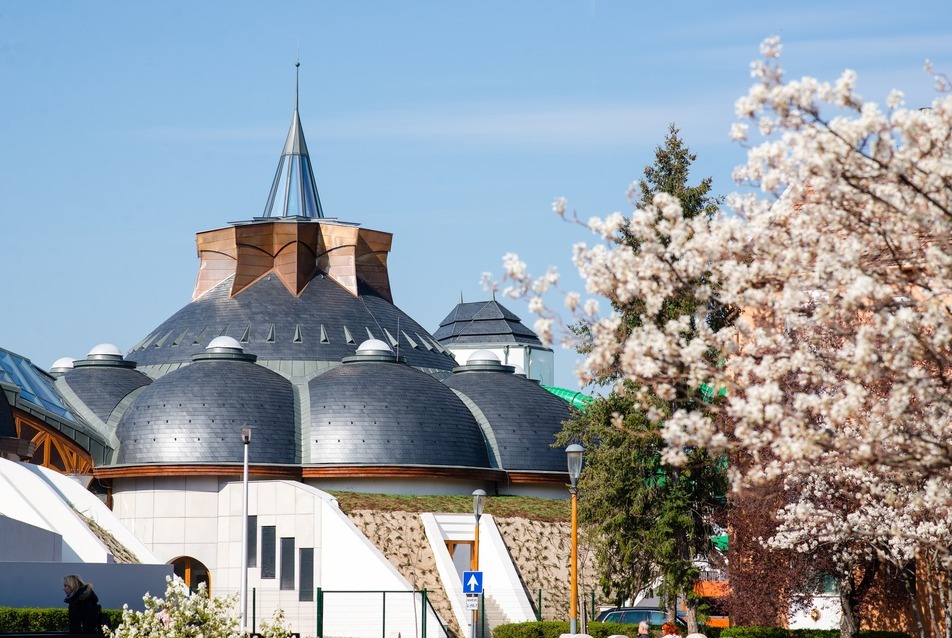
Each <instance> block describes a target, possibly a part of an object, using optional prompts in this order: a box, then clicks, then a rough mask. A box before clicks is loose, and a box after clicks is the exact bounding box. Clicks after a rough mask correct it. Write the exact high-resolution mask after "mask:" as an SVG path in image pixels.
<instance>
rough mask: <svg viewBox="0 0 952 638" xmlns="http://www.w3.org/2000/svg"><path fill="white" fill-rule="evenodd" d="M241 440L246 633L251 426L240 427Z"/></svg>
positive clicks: (244, 628)
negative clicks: (242, 454)
mask: <svg viewBox="0 0 952 638" xmlns="http://www.w3.org/2000/svg"><path fill="white" fill-rule="evenodd" d="M241 442H242V443H243V444H244V445H243V446H242V447H244V449H245V460H244V464H243V467H242V488H243V494H242V499H241V594H240V597H241V602H240V606H241V633H243V634H247V633H248V445H249V444H250V443H251V428H241Z"/></svg>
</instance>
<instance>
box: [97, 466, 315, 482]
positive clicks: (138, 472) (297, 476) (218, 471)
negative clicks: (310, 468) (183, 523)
mask: <svg viewBox="0 0 952 638" xmlns="http://www.w3.org/2000/svg"><path fill="white" fill-rule="evenodd" d="M242 474H243V468H242V466H241V465H135V466H124V467H97V468H95V469H94V470H93V476H94V477H96V478H98V479H116V478H140V477H149V476H153V477H154V476H236V477H241V476H242ZM248 476H249V478H269V479H289V480H293V481H300V480H301V468H300V467H297V466H294V467H286V466H271V465H249V466H248Z"/></svg>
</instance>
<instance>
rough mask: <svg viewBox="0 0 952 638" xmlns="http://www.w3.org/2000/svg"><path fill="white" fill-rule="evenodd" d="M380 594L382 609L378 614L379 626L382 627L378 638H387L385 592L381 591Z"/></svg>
mask: <svg viewBox="0 0 952 638" xmlns="http://www.w3.org/2000/svg"><path fill="white" fill-rule="evenodd" d="M380 593H381V594H383V608H382V609H381V614H380V624H381V625H383V627H382V629H381V632H380V637H381V638H387V592H386V591H383V592H380Z"/></svg>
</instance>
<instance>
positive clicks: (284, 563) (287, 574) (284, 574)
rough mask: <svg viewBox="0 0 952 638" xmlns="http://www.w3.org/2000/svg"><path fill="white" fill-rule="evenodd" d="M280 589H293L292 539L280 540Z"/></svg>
mask: <svg viewBox="0 0 952 638" xmlns="http://www.w3.org/2000/svg"><path fill="white" fill-rule="evenodd" d="M281 589H291V590H293V589H294V539H293V538H282V539H281Z"/></svg>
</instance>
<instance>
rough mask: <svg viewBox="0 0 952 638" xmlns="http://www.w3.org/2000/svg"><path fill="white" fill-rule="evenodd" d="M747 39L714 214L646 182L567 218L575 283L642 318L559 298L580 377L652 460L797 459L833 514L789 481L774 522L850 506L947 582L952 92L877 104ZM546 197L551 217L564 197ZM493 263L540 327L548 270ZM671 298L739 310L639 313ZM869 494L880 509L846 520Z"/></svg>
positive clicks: (951, 471) (746, 475)
mask: <svg viewBox="0 0 952 638" xmlns="http://www.w3.org/2000/svg"><path fill="white" fill-rule="evenodd" d="M761 51H762V53H763V56H764V57H763V59H762V60H761V61H758V62H755V63H754V64H753V66H752V68H753V76H754V78H755V82H754V85H753V86H752V88H751V89H750V91H749V93H748V94H747V95H746V96H744V97H742V98H741V99H740V100H738V101H737V104H736V111H737V115H738V117H739V119H740V120H741V121H740V122H739V123H737V124H735V125H734V127H733V128H732V135H733V137H734V138H735V139H736V140H738V141H739V142H741V143H744V144H749V145H750V147H749V152H748V161H747V163H746V164H745V165H743V166H740V167H738V168H737V169H736V171H735V179H736V180H737V181H738V182H739V183H741V184H744V185H747V186H752V187H756V188H758V189H759V193H758V192H753V191H751V192H747V193H745V194H737V195H734V196H732V197H730V198H729V199H728V203H729V204H730V206H731V208H732V209H733V210H732V212H731V213H730V214H728V213H724V214H720V215H716V216H714V217H713V218H708V217H706V216H694V217H688V216H686V215H684V214H683V211H682V210H681V206H680V205H679V202H678V201H677V200H676V199H675V198H672V197H668V196H665V195H663V194H659V195H657V196H656V197H655V198H654V200H653V202H652V203H651V204H650V205H649V206H647V207H645V208H644V209H643V210H635V212H634V213H633V214H632V215H631V216H627V217H626V216H623V215H621V214H620V213H615V214H612V215H610V216H608V217H607V218H605V219H593V220H592V221H590V222H588V227H589V229H590V230H591V231H592V232H593V233H595V234H596V235H598V236H599V238H600V241H598V242H597V243H595V244H594V245H592V246H585V245H578V246H576V247H575V249H574V261H575V264H576V266H577V267H578V269H579V272H580V274H581V275H582V277H583V278H584V279H585V281H586V289H587V292H588V293H589V294H590V295H593V296H595V297H596V298H597V297H602V298H606V299H608V300H610V301H611V304H612V306H613V307H627V306H629V305H630V304H631V303H632V302H635V301H638V300H643V302H644V306H643V308H642V309H641V312H642V313H643V317H644V320H642V321H639V322H635V324H634V325H633V326H632V327H631V329H630V330H626V331H625V334H624V338H623V339H619V338H618V337H619V334H620V330H619V328H620V326H621V325H622V318H621V317H620V315H619V314H617V313H613V314H610V315H607V316H599V315H598V313H597V307H598V305H597V302H595V301H592V300H589V301H586V302H582V300H581V297H580V296H579V295H575V294H569V295H567V296H566V300H565V301H566V305H567V307H568V308H569V309H570V311H571V312H572V313H573V315H575V317H576V319H577V320H582V321H584V322H585V324H586V326H587V327H588V330H589V332H590V334H591V344H590V349H589V351H588V353H587V356H586V361H585V365H584V367H583V369H582V370H581V374H580V376H581V378H582V380H583V381H588V380H591V379H592V378H593V377H594V376H596V375H597V374H598V371H600V370H603V369H605V368H606V366H611V365H616V366H617V369H618V371H619V380H620V381H622V382H629V387H632V388H636V389H635V398H636V399H638V400H639V401H641V403H642V405H643V407H644V409H645V410H646V411H647V414H648V416H649V417H650V418H651V420H652V421H654V422H656V423H658V424H659V427H660V428H661V430H662V433H663V435H664V437H665V439H666V440H667V442H668V447H667V448H666V452H665V454H666V460H667V461H669V462H671V463H680V462H683V461H684V460H685V453H684V450H685V449H689V448H690V447H692V446H703V447H705V448H707V449H709V450H710V451H711V452H712V453H718V452H733V453H738V454H742V455H744V457H745V458H746V459H749V462H747V463H745V464H744V465H742V466H735V467H733V468H732V471H733V479H734V484H735V487H737V488H738V489H739V488H742V487H743V486H744V485H746V484H751V483H757V482H763V481H765V480H771V479H776V478H778V477H781V476H786V477H793V476H799V477H806V476H810V475H812V474H814V473H815V472H816V471H817V470H819V471H820V473H821V475H822V477H823V480H824V481H825V482H826V485H827V487H829V488H830V489H831V490H834V491H836V490H840V491H842V490H843V489H847V488H849V489H855V492H854V493H855V494H856V495H857V498H859V499H861V500H860V501H859V502H860V503H861V504H862V505H861V506H860V507H858V508H857V509H856V512H859V514H857V513H856V512H854V513H853V518H849V517H847V516H845V514H844V512H840V511H837V512H833V511H829V510H824V509H823V508H822V507H819V506H818V504H817V503H813V505H808V503H811V502H812V500H813V499H812V498H811V494H810V493H807V494H805V495H804V496H803V498H801V499H800V501H799V502H798V503H797V504H796V506H795V507H793V508H792V509H788V510H785V516H786V518H785V521H784V522H785V524H786V525H787V526H788V528H792V527H793V526H794V525H795V524H801V525H803V526H804V528H805V529H809V528H811V527H815V526H816V525H819V524H822V521H824V520H826V521H832V520H837V519H838V520H840V522H841V523H842V522H844V521H850V524H849V534H851V535H852V536H853V537H854V538H856V539H859V538H862V539H865V540H867V541H869V544H870V547H873V548H874V549H873V550H872V551H874V552H875V553H876V555H877V556H878V557H880V558H883V559H886V560H893V559H895V560H899V557H904V556H909V555H913V554H915V555H917V556H919V557H920V559H921V558H922V557H924V556H931V557H932V558H931V559H930V561H931V562H930V564H929V566H928V569H930V570H933V571H935V572H936V573H939V574H944V576H940V577H939V580H938V581H936V582H939V583H941V582H943V581H942V578H946V579H948V578H949V577H950V576H952V551H950V547H952V419H950V418H949V415H950V414H952V405H950V403H952V392H950V390H952V388H950V386H952V250H950V249H952V96H950V95H948V93H947V89H948V86H947V83H945V82H944V79H943V78H942V77H941V76H938V83H939V84H940V87H939V88H940V89H944V91H943V92H940V94H939V96H938V97H937V98H936V99H935V101H934V102H933V104H932V106H931V108H929V109H921V110H916V109H908V108H905V107H904V105H903V96H902V94H901V93H899V92H897V91H894V92H892V93H891V94H890V95H889V96H888V98H887V100H886V102H887V110H886V111H883V110H881V109H880V108H879V107H878V106H877V105H876V104H874V103H869V102H865V101H863V99H862V98H861V97H860V96H859V95H858V94H857V93H856V92H855V90H854V86H855V81H856V78H855V74H853V73H852V72H850V71H847V72H845V73H844V74H843V75H842V76H841V77H840V78H839V79H838V80H837V81H836V82H835V83H833V84H830V83H826V82H820V81H818V80H816V79H813V78H809V77H805V78H802V79H799V80H789V81H788V80H786V79H785V78H784V73H783V70H782V68H781V67H780V65H779V61H778V60H779V54H780V43H779V40H778V39H776V38H770V39H768V40H766V41H765V42H764V44H763V45H762V47H761ZM751 122H753V123H754V124H755V134H756V135H757V136H758V137H759V139H758V141H757V142H756V143H755V142H752V141H750V137H751V135H752V134H751V130H750V126H749V124H750V123H751ZM555 210H556V212H557V213H559V214H561V215H563V216H564V214H565V210H566V203H565V201H564V200H557V202H556V204H555ZM632 240H634V242H633V241H632ZM633 245H634V246H635V248H634V249H633V247H632V246H633ZM504 264H505V266H506V275H505V278H506V282H507V286H508V288H507V291H508V292H509V294H512V295H515V296H524V297H528V298H530V300H531V302H530V305H531V307H532V308H534V309H536V310H537V311H538V312H539V313H540V314H541V317H540V320H539V322H537V324H536V325H537V328H538V332H539V333H540V335H542V336H545V337H551V336H552V334H553V325H554V324H555V323H556V321H557V315H556V313H554V312H553V311H552V310H551V309H550V308H549V307H547V306H546V304H545V303H544V301H543V298H544V295H545V293H546V292H547V291H549V290H550V289H551V288H552V285H553V284H554V283H555V282H556V281H557V274H556V273H554V272H552V271H550V272H549V273H547V274H546V276H544V277H542V278H540V279H533V278H532V277H530V276H529V274H528V273H527V270H526V268H525V265H524V264H522V263H521V262H520V261H519V260H518V258H517V257H515V256H507V258H506V259H505V260H504ZM684 294H689V295H690V296H691V297H692V298H695V299H697V300H699V301H701V302H704V301H709V302H711V303H712V304H716V305H718V306H719V307H736V308H741V309H743V316H742V317H741V318H740V319H739V320H738V321H736V322H734V323H733V324H717V322H711V321H708V320H707V312H708V310H707V308H708V307H709V306H708V305H706V304H704V303H700V304H698V306H697V307H696V308H694V309H693V311H692V312H691V313H687V312H682V313H681V314H675V316H666V317H665V319H664V321H657V320H656V319H657V318H658V317H660V316H661V315H662V313H663V312H664V311H665V310H666V308H665V306H664V303H665V300H666V299H670V298H672V297H674V296H677V295H684ZM564 339H565V340H566V341H567V342H569V343H570V344H571V343H572V341H573V339H574V337H573V335H572V334H569V333H566V335H565V337H564ZM703 383H706V384H708V385H710V386H713V387H714V388H725V389H726V397H725V398H724V399H722V400H720V401H719V402H717V403H715V404H714V405H711V406H706V407H705V409H697V407H696V404H693V403H692V402H690V401H688V400H687V399H689V397H688V396H686V394H685V393H686V392H687V391H690V389H692V388H697V387H699V386H700V385H701V384H703ZM618 387H619V389H623V386H622V385H621V384H619V386H618ZM654 397H661V398H662V399H664V400H666V401H668V402H669V405H671V406H675V407H674V409H672V410H670V412H668V411H664V410H661V409H659V408H658V406H657V405H653V398H654ZM855 468H859V469H861V470H862V472H863V474H862V480H861V481H859V482H857V481H856V477H853V476H851V475H850V472H851V471H853V470H854V469H855ZM879 504H886V505H888V507H889V508H890V512H891V513H892V516H891V517H889V518H882V517H881V516H880V517H878V518H877V516H875V515H873V513H872V512H868V515H867V516H865V517H862V516H860V514H861V513H862V512H863V511H865V510H869V509H870V507H871V506H872V505H879ZM858 516H859V517H860V518H865V519H866V520H865V522H864V523H862V524H860V522H859V518H857V517H858ZM784 538H786V539H787V541H788V542H794V539H795V538H797V537H796V536H795V535H793V536H780V537H778V538H777V539H776V542H778V543H780V542H783V539H784ZM897 546H902V548H901V549H898V547H897ZM886 547H891V548H892V549H890V550H889V551H886V549H884V548H886ZM944 582H945V585H944V586H945V587H948V583H949V582H952V581H949V580H945V581H944ZM930 600H931V598H930ZM936 600H939V599H936ZM941 600H942V601H944V602H941V603H939V604H940V606H944V607H945V614H946V616H945V617H946V618H950V617H952V603H950V602H949V596H945V597H942V598H941ZM940 624H941V623H940ZM937 628H938V625H937ZM942 628H943V633H945V634H946V635H948V630H949V623H945V625H943V626H942ZM843 633H844V634H846V635H850V634H852V633H853V632H852V630H849V628H847V627H843Z"/></svg>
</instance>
